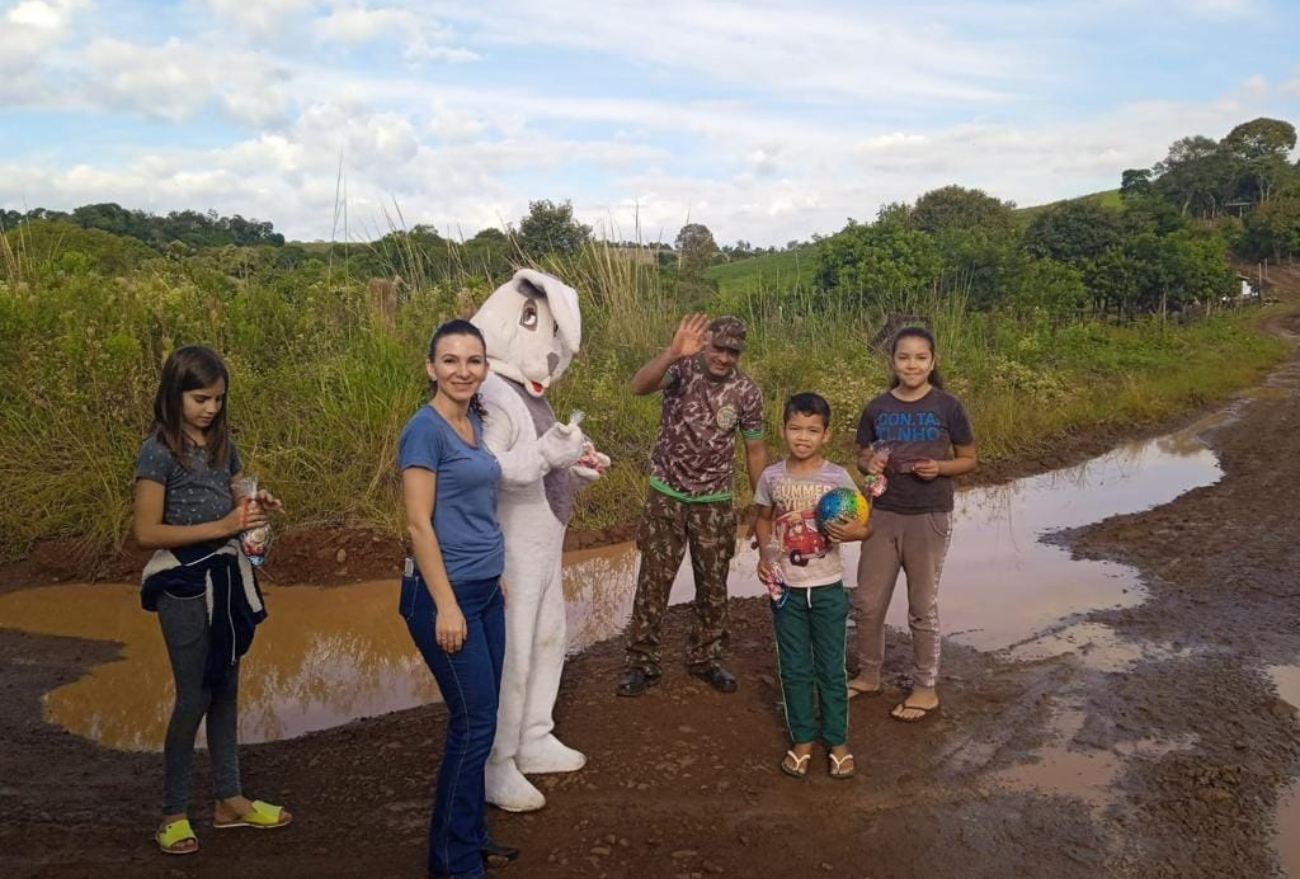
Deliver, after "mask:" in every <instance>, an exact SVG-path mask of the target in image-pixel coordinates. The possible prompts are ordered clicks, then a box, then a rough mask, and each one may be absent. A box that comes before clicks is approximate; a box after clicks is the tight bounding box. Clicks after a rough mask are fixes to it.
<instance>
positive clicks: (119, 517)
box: [0, 235, 1283, 557]
mask: <svg viewBox="0 0 1300 879" xmlns="http://www.w3.org/2000/svg"><path fill="white" fill-rule="evenodd" d="M399 246H400V244H399ZM64 256H66V254H64V255H61V254H57V253H54V254H43V253H42V254H41V255H40V256H39V257H37V255H35V254H31V253H27V252H25V251H24V244H23V241H22V240H20V239H18V238H17V237H16V236H13V235H11V236H10V237H9V238H5V237H4V236H0V261H2V264H3V265H4V267H5V275H4V279H3V280H0V496H3V497H5V498H6V499H7V500H6V503H5V504H4V505H3V506H2V507H0V533H3V535H4V543H3V545H2V546H0V556H4V557H12V556H15V555H20V554H21V553H23V552H24V551H25V550H26V549H27V547H28V546H29V545H30V544H31V542H32V541H34V540H37V539H39V538H42V537H54V536H77V537H80V538H82V539H84V540H85V541H86V544H87V546H88V547H89V548H93V549H97V550H103V549H108V548H111V547H113V546H114V545H116V544H117V543H118V542H119V541H120V539H121V538H122V536H123V535H124V533H125V532H126V529H127V526H128V523H129V516H130V505H131V493H132V479H131V473H132V469H133V464H134V459H135V455H136V452H137V450H138V448H139V443H140V441H141V438H142V437H143V436H144V434H145V432H146V431H147V429H148V427H149V413H150V407H151V402H152V396H153V393H154V389H155V387H156V382H157V376H158V372H159V369H160V367H161V364H162V361H163V360H164V358H165V357H166V355H167V353H168V352H169V351H170V350H172V349H173V348H174V347H175V346H177V345H181V344H186V343H192V342H202V343H206V344H210V345H212V346H213V347H215V348H216V349H218V350H220V351H222V352H223V353H224V355H225V356H226V359H227V361H228V364H229V366H230V369H231V374H232V382H231V388H230V394H229V405H230V415H231V422H232V425H233V426H234V428H235V437H236V441H237V442H238V444H239V446H240V449H241V451H242V453H243V457H244V459H245V461H246V462H247V466H248V469H249V470H250V471H252V472H256V473H258V474H259V475H260V476H261V477H262V479H263V481H264V482H265V483H266V484H267V485H268V486H271V487H272V488H273V489H275V490H276V491H277V492H278V493H279V494H281V495H282V496H283V497H284V498H285V500H286V504H287V506H288V509H289V511H290V513H289V516H290V520H291V523H292V524H312V523H327V522H328V523H339V524H345V525H355V526H369V527H376V528H380V529H384V530H390V531H393V530H396V529H397V528H398V527H399V525H398V519H399V496H398V487H399V483H398V477H397V472H396V467H395V453H396V441H397V436H398V433H399V432H400V430H401V427H402V425H403V424H404V423H405V422H406V420H407V419H408V418H409V416H410V414H411V413H412V412H413V411H414V410H415V409H416V408H417V407H418V406H419V405H420V403H421V402H422V400H423V399H424V392H425V378H424V371H423V360H424V356H425V351H426V346H427V343H428V337H429V333H430V331H431V329H432V328H433V327H434V326H435V325H437V324H438V323H439V322H441V321H442V320H445V319H447V318H449V317H452V316H454V315H456V314H457V313H458V312H462V311H464V310H465V309H466V308H472V307H473V305H474V304H476V303H481V301H482V299H483V298H484V297H485V296H486V294H487V292H488V290H489V286H488V283H487V282H486V281H484V280H481V279H479V278H477V277H475V276H474V275H473V274H471V272H470V271H469V269H468V268H461V269H458V270H456V271H453V272H452V273H451V274H450V275H447V276H444V277H433V276H431V275H430V274H429V273H428V272H425V271H422V270H420V263H419V259H420V257H419V254H418V253H417V252H415V251H413V250H412V251H409V252H400V251H399V252H396V253H394V254H393V255H392V260H393V264H394V272H401V273H403V276H404V277H406V278H407V280H408V282H409V283H410V289H409V291H408V293H407V296H406V299H405V301H404V303H403V306H402V308H401V310H400V311H399V313H398V315H397V318H396V321H395V323H394V325H393V326H392V327H391V328H388V327H385V326H382V325H380V324H379V323H377V322H376V321H374V320H373V318H372V316H371V314H370V313H369V309H368V305H367V302H366V299H365V290H364V284H363V283H362V281H361V279H350V278H347V277H346V276H342V275H340V273H339V272H338V271H337V270H331V269H330V267H329V266H324V265H316V266H308V267H305V268H302V269H299V270H294V271H293V272H276V271H273V270H270V269H266V268H265V267H263V268H262V269H249V268H248V267H247V266H248V259H246V258H245V257H249V255H248V254H244V255H239V254H226V256H224V257H223V256H222V255H221V254H218V255H216V256H211V255H209V256H203V255H200V256H198V257H191V258H186V259H175V258H161V257H160V258H158V259H155V260H149V261H147V262H145V263H143V264H141V265H140V266H138V267H137V268H136V269H134V270H132V271H130V272H127V273H124V274H120V275H117V276H112V277H105V276H101V275H100V274H97V273H96V272H95V271H94V269H93V267H90V266H87V265H86V261H85V260H68V259H65V258H64ZM227 257H228V258H227ZM236 257H238V258H236ZM223 259H225V262H224V263H223V262H222V260H223ZM233 265H238V266H242V267H243V268H239V269H238V270H237V271H236V270H233V269H232V268H231V266H233ZM69 267H71V270H70V269H69ZM540 267H541V268H544V269H547V270H549V271H553V272H554V273H556V274H558V275H560V276H561V277H564V278H565V279H566V280H567V281H568V282H569V283H571V284H572V285H573V286H575V287H576V288H577V289H578V290H579V293H580V295H581V296H582V297H583V307H584V336H585V338H584V345H583V350H582V352H581V353H580V354H579V356H578V357H577V358H576V359H575V361H574V363H573V365H572V366H571V367H570V370H569V373H568V374H567V375H566V376H565V377H564V378H563V380H561V381H560V382H559V383H558V384H557V385H556V387H555V388H553V389H552V391H551V392H550V399H551V402H552V405H553V406H554V408H555V409H556V411H557V413H558V414H559V415H560V417H561V418H563V417H565V416H567V414H568V412H569V411H570V410H571V409H574V408H581V409H583V410H584V411H585V412H587V413H588V418H587V421H586V422H584V428H585V429H587V430H588V432H589V433H590V434H591V435H592V436H593V438H594V439H595V440H596V442H597V444H598V445H599V446H600V447H601V448H602V449H603V450H605V451H606V452H608V453H609V454H610V455H611V457H612V458H613V459H614V462H615V463H614V466H613V468H612V470H611V472H610V473H609V474H608V475H607V476H606V478H605V479H602V480H601V481H600V482H598V483H597V484H596V485H594V486H592V487H591V488H589V489H588V490H587V491H585V492H584V493H583V495H582V496H581V499H580V502H579V508H578V513H577V517H576V519H575V523H574V524H575V525H576V526H578V527H604V526H608V525H612V524H616V523H622V522H626V521H628V520H629V518H630V517H631V516H633V515H634V514H635V511H636V510H637V508H638V505H639V499H640V496H641V492H642V491H643V489H644V478H645V472H646V470H647V467H648V459H649V455H650V451H651V448H652V445H653V441H654V436H655V431H656V427H657V424H658V417H659V400H658V398H657V397H655V396H651V397H636V396H633V395H632V394H631V393H630V391H629V390H628V379H629V378H630V376H631V375H632V373H633V372H634V371H635V369H636V368H637V367H638V366H639V365H640V364H641V363H642V362H644V361H645V359H647V358H648V357H650V356H651V355H653V354H654V353H655V351H657V350H658V349H660V348H661V347H662V346H664V345H666V344H667V343H668V342H669V340H670V339H671V337H672V333H673V330H674V328H675V327H676V325H677V322H678V320H679V319H680V317H681V315H680V309H679V307H678V305H677V303H676V301H675V299H674V291H673V290H672V289H670V288H669V287H668V286H667V285H666V284H665V283H664V282H663V280H662V276H661V275H660V273H659V271H658V270H657V268H656V267H655V266H653V265H649V264H646V263H643V262H639V261H637V260H634V259H628V258H625V257H623V256H622V255H620V254H619V253H618V252H617V251H616V250H615V248H612V247H606V246H604V245H601V244H595V245H592V246H591V247H589V248H588V249H587V251H586V252H584V253H583V254H580V255H579V256H578V257H577V258H575V259H572V260H569V261H568V262H566V263H564V264H557V263H543V264H541V266H540ZM717 305H718V308H717V309H715V310H718V311H721V310H728V311H733V312H736V313H739V314H741V316H743V317H744V318H745V319H746V320H747V321H748V322H749V325H750V328H751V329H750V335H749V350H748V351H747V352H746V354H745V355H744V359H743V361H742V366H743V368H745V369H746V370H747V371H749V372H750V373H751V374H752V375H753V376H754V377H755V378H756V379H757V381H758V382H759V385H760V386H761V387H762V388H763V390H764V393H765V397H766V401H767V414H768V417H769V424H770V425H776V424H778V423H779V413H780V405H781V403H782V401H783V400H784V399H785V397H786V396H788V395H789V394H790V393H793V392H795V391H799V390H809V389H811V390H817V391H820V392H821V393H823V394H825V395H826V396H827V398H828V399H829V400H830V402H831V404H832V407H833V409H834V412H835V426H836V428H837V430H838V433H839V435H840V438H841V443H840V444H839V445H837V446H836V447H835V448H836V451H835V456H837V457H839V458H840V459H841V460H843V459H845V457H846V455H847V443H848V441H850V440H851V436H852V432H853V427H854V422H855V420H856V417H857V413H858V412H859V411H860V409H861V407H862V406H863V404H864V403H865V402H866V400H867V399H869V398H870V397H871V396H872V395H874V394H876V393H879V392H880V391H881V390H882V389H883V388H884V387H885V385H886V383H887V371H886V366H885V363H884V360H883V358H882V357H881V356H880V355H879V354H878V353H877V352H874V351H872V350H870V349H869V347H868V345H867V342H868V340H870V339H871V337H872V336H873V335H874V334H875V332H876V330H877V329H878V328H879V326H880V325H881V323H882V321H883V319H884V316H885V313H886V312H904V313H912V314H923V315H925V316H927V317H928V319H929V320H930V322H931V324H932V326H933V328H934V330H935V333H936V336H937V337H938V339H939V345H940V350H939V356H940V362H941V364H942V366H943V368H944V370H945V372H946V373H947V374H948V376H949V380H950V387H951V388H952V389H953V390H954V391H955V392H956V393H957V394H958V395H959V396H961V397H962V398H963V399H964V400H965V401H966V403H967V404H968V407H969V409H970V411H971V414H972V418H973V420H974V423H975V429H976V435H977V437H978V441H979V445H980V448H981V453H982V454H984V455H985V456H993V457H1007V456H1014V455H1017V454H1022V453H1024V452H1026V451H1038V450H1041V448H1043V447H1045V446H1047V445H1049V444H1050V443H1052V442H1055V441H1058V440H1059V438H1060V437H1061V436H1062V435H1063V434H1064V433H1065V432H1068V431H1069V430H1072V429H1075V428H1078V427H1080V426H1085V425H1095V424H1100V423H1125V422H1133V421H1140V420H1147V419H1151V418H1156V417H1160V416H1163V415H1167V414H1169V413H1171V412H1173V411H1177V410H1178V409H1181V408H1186V407H1188V406H1193V405H1197V404H1200V403H1203V402H1205V401H1207V400H1210V399H1213V398H1216V397H1219V396H1222V395H1223V394H1225V393H1226V392H1228V391H1230V390H1232V389H1233V388H1237V387H1241V386H1243V385H1245V384H1248V383H1249V382H1250V381H1252V380H1253V379H1254V378H1255V377H1256V376H1258V375H1259V374H1260V372H1261V371H1262V370H1263V369H1265V368H1267V367H1268V366H1269V365H1270V364H1272V363H1274V362H1276V361H1277V359H1278V358H1280V357H1281V356H1282V354H1283V347H1282V344H1281V343H1280V342H1277V341H1275V340H1271V339H1265V338H1261V337H1259V336H1257V335H1255V334H1253V333H1252V332H1250V330H1249V329H1248V328H1247V322H1246V320H1245V319H1243V318H1242V317H1239V316H1235V315H1229V316H1222V317H1216V318H1214V319H1211V320H1207V321H1204V322H1202V323H1199V324H1195V325H1192V326H1188V327H1183V328H1176V329H1175V328H1165V327H1162V326H1161V325H1160V324H1159V323H1158V322H1157V321H1153V322H1150V323H1137V324H1132V325H1129V326H1124V327H1115V326H1103V325H1100V324H1093V323H1081V324H1074V325H1069V326H1065V327H1057V326H1052V325H1049V324H1047V323H1045V322H1044V323H1035V322H1017V321H1011V320H1002V319H999V318H990V317H988V316H986V315H982V314H975V313H972V312H970V311H969V309H968V308H967V307H966V302H965V297H964V296H963V294H962V291H961V290H960V289H951V290H935V291H931V292H930V293H928V294H926V295H925V296H921V297H918V298H916V299H913V300H901V301H895V302H888V303H886V304H884V305H880V306H877V307H874V308H865V307H861V306H849V305H844V304H833V303H832V304H826V303H824V302H823V301H821V300H816V299H814V298H812V296H811V295H810V294H809V293H808V292H807V291H806V290H803V289H797V290H795V291H794V292H792V293H784V294H782V293H778V292H777V291H775V290H771V289H760V290H757V291H753V292H751V293H749V294H747V295H746V296H744V297H738V298H736V299H734V300H730V301H725V302H719V303H717ZM768 436H769V441H770V442H772V443H773V445H774V447H775V446H776V445H778V436H777V433H776V431H775V430H773V429H769V434H768ZM740 483H741V487H742V499H743V497H744V480H743V479H742V480H740Z"/></svg>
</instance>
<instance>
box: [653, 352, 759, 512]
mask: <svg viewBox="0 0 1300 879" xmlns="http://www.w3.org/2000/svg"><path fill="white" fill-rule="evenodd" d="M665 377H666V378H667V384H666V386H665V387H664V391H663V410H662V413H661V415H660V417H659V438H658V439H657V440H656V441H655V450H654V457H653V458H652V459H651V461H650V485H651V487H652V488H655V489H657V490H658V491H661V492H663V493H664V494H667V495H670V496H672V497H676V498H680V499H682V500H686V501H696V502H704V501H721V500H729V499H730V498H731V491H732V479H733V477H734V475H735V469H736V467H735V464H736V431H737V430H739V431H740V434H741V436H743V437H744V438H745V439H761V438H762V437H763V394H762V392H760V391H759V389H758V385H756V384H754V380H753V379H752V378H750V377H749V376H747V375H745V374H744V373H743V372H741V371H740V370H738V369H737V370H734V371H733V372H732V374H731V376H730V377H728V378H726V379H724V380H722V381H715V380H714V379H712V378H710V377H709V376H708V374H707V373H706V372H705V369H704V363H703V361H702V360H701V358H700V357H699V356H695V357H684V358H682V359H681V360H678V361H677V362H676V363H674V364H673V365H672V366H670V367H668V372H667V374H666V376H665Z"/></svg>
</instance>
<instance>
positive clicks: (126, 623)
mask: <svg viewBox="0 0 1300 879" xmlns="http://www.w3.org/2000/svg"><path fill="white" fill-rule="evenodd" d="M1219 475H1220V470H1219V468H1218V465H1217V464H1216V462H1215V459H1214V456H1213V455H1212V454H1211V453H1210V452H1209V451H1208V449H1207V448H1206V447H1205V446H1204V444H1202V443H1200V442H1199V441H1198V440H1196V439H1195V437H1194V436H1193V434H1192V432H1191V431H1185V432H1182V433H1179V434H1174V435H1171V436H1168V437H1162V438H1160V439H1157V440H1152V441H1149V442H1142V443H1131V444H1128V445H1125V446H1122V447H1120V448H1118V449H1116V450H1115V451H1113V452H1111V453H1109V454H1106V455H1103V456H1101V457H1099V458H1096V459H1094V460H1092V461H1090V462H1088V463H1087V464H1084V465H1082V466H1080V467H1073V468H1069V469H1066V470H1059V471H1056V472H1053V473H1047V474H1043V475H1041V476H1035V477H1031V478H1028V479H1021V480H1017V481H1016V482H1013V483H1011V484H1009V485H1006V486H1001V487H997V488H981V489H972V490H969V491H963V492H960V493H959V494H958V497H957V509H956V511H955V513H954V521H955V529H956V530H955V532H954V535H953V541H952V546H951V550H950V552H949V556H948V562H947V565H946V577H945V580H944V597H943V600H942V602H941V604H942V607H943V613H944V628H945V630H946V631H948V632H953V633H955V634H954V635H953V636H952V637H953V638H954V639H956V640H958V641H961V642H963V643H966V644H969V645H971V646H974V647H977V648H979V649H997V648H1002V647H1007V646H1010V645H1013V644H1017V643H1018V642H1021V641H1024V640H1025V639H1026V638H1028V637H1030V636H1031V635H1033V634H1034V633H1035V632H1038V631H1041V630H1042V629H1044V628H1045V627H1047V626H1049V625H1050V624H1052V623H1054V622H1056V621H1058V620H1060V619H1061V618H1063V617H1067V616H1069V615H1071V614H1074V613H1079V612H1083V611H1087V610H1091V609H1093V608H1097V607H1104V606H1110V605H1117V604H1122V605H1131V604H1135V603H1137V602H1138V601H1139V600H1140V595H1139V589H1138V587H1137V581H1136V578H1135V576H1134V575H1133V573H1132V571H1131V570H1130V569H1128V568H1125V567H1122V566H1119V565H1114V564H1110V563H1105V562H1091V561H1078V562H1075V561H1071V560H1070V557H1069V554H1068V553H1067V552H1066V551H1065V550H1063V549H1061V548H1059V547H1056V546H1052V545H1048V544H1044V543H1041V542H1040V541H1039V537H1040V536H1041V535H1042V534H1043V533H1044V532H1046V531H1051V530H1055V529H1060V528H1071V527H1076V526H1080V525H1085V524H1088V523H1090V522H1095V521H1098V520H1100V519H1103V518H1105V517H1107V516H1111V515H1114V514H1117V513H1130V512H1136V511H1138V510H1143V509H1146V508H1148V507H1151V506H1154V505H1157V504H1161V503H1165V502H1167V501H1170V500H1172V499H1173V498H1175V497H1177V496H1178V495H1179V494H1182V493H1183V492H1185V491H1187V490H1189V489H1191V488H1194V487H1197V486H1201V485H1208V484H1210V483H1213V482H1214V481H1215V480H1217V479H1218V477H1219ZM844 555H845V557H846V559H845V560H846V565H847V569H848V570H849V571H850V572H852V571H854V570H856V566H857V547H856V545H855V544H854V545H850V546H848V547H846V549H845V553H844ZM755 562H756V554H755V553H754V551H752V550H750V549H748V548H747V544H746V548H745V549H743V550H742V552H740V553H739V554H738V556H737V559H736V561H735V562H734V564H733V569H732V576H731V584H730V591H731V594H732V595H736V596H756V595H761V594H764V593H765V590H764V589H763V587H762V585H761V584H760V583H759V582H758V578H757V577H756V576H755V575H754V566H755ZM636 566H637V553H636V549H635V547H634V546H633V545H632V544H621V545H618V546H613V547H606V548H603V549H598V550H584V551H579V552H574V553H570V554H569V555H568V556H566V559H565V584H564V585H565V596H566V599H567V603H568V608H567V618H568V626H569V633H568V634H569V639H570V649H571V650H573V651H578V650H582V649H585V648H587V647H589V646H591V645H592V644H594V643H596V642H598V641H601V640H603V639H606V638H610V637H612V636H615V635H617V634H618V633H619V632H621V631H622V630H623V628H624V626H625V625H626V623H627V620H628V618H629V617H630V615H631V610H632V597H633V592H634V590H635V578H636ZM850 576H852V574H850ZM396 588H397V587H396V583H395V582H377V583H364V584H358V585H355V586H343V587H337V588H333V589H315V588H310V587H289V588H276V587H273V586H272V587H269V588H268V589H267V603H268V605H269V607H270V609H271V616H270V618H269V619H268V620H267V622H266V623H265V624H264V625H263V626H262V627H261V628H260V629H259V630H258V636H257V640H256V642H255V643H254V647H253V649H252V651H251V652H250V654H249V656H248V657H247V659H246V664H245V668H244V672H243V674H242V675H241V693H240V699H241V706H242V707H241V737H242V738H243V740H244V741H249V742H256V741H267V740H273V739H281V738H289V737H292V736H296V735H301V734H302V733H304V732H307V731H309V730H315V729H323V728H326V727H330V726H335V725H338V724H340V723H344V722H346V721H348V720H350V719H353V718H356V717H362V716H367V715H374V714H381V713H385V712H388V711H395V710H399V709H402V708H407V707H410V706H413V705H418V704H421V703H424V702H428V701H431V700H433V699H435V698H436V697H437V691H436V688H435V686H434V684H433V681H432V676H431V675H429V673H428V672H427V670H426V669H425V668H424V665H423V663H422V662H421V661H420V659H419V657H418V655H417V654H416V653H415V650H414V648H413V647H412V646H411V643H410V638H409V636H408V635H407V633H406V630H405V627H404V625H403V623H402V621H401V619H400V618H399V617H398V615H397V613H396V609H395V604H396V598H395V596H396ZM899 591H900V592H901V591H902V590H899ZM693 594H694V582H693V579H692V576H691V569H690V564H689V559H687V560H686V561H684V562H683V566H682V570H681V571H680V572H679V573H678V577H677V580H676V581H675V583H674V584H673V589H672V594H671V600H672V601H673V602H674V603H677V602H683V601H688V600H690V599H691V598H692V597H693ZM69 608H76V609H77V610H76V613H75V615H74V614H70V613H68V609H69ZM905 615H906V600H905V597H904V596H902V595H896V596H895V601H894V603H893V607H892V608H891V614H890V616H889V621H890V623H891V624H892V625H895V626H900V627H901V626H905V625H906V618H905ZM0 625H3V626H7V627H13V628H21V629H26V630H28V631H33V632H39V633H44V634H56V635H72V636H77V637H83V638H95V639H99V640H115V641H120V642H122V643H123V644H125V645H126V647H125V658H124V659H123V660H122V661H120V662H114V663H108V664H107V665H103V666H99V667H97V668H95V669H94V670H92V671H91V672H90V673H89V674H87V675H86V677H84V678H83V679H82V680H80V681H77V682H76V683H74V684H70V685H68V686H65V687H61V688H60V689H58V690H55V691H53V692H52V693H50V694H49V695H48V696H47V699H46V706H47V713H48V716H49V717H50V719H51V720H53V721H54V722H55V723H58V724H60V725H62V726H65V727H67V728H68V729H70V730H72V731H74V732H76V733H78V734H79V735H83V736H86V737H88V738H91V739H94V740H96V741H100V742H103V743H104V744H107V745H110V746H113V747H119V748H130V749H155V748H158V747H159V746H160V743H161V741H162V738H163V730H164V727H165V725H166V722H167V715H168V712H169V711H170V705H171V699H172V696H171V676H170V672H169V669H168V666H167V660H166V653H165V650H164V647H163V643H162V638H161V636H160V635H159V633H158V627H157V622H156V620H155V619H154V617H153V615H152V614H147V613H145V612H143V611H141V610H140V607H139V598H138V588H137V587H135V586H126V585H120V586H115V585H98V586H62V587H45V588H42V589H38V590H31V591H28V592H18V593H13V594H10V595H6V596H0ZM1061 634H1064V633H1061ZM1083 634H1084V635H1085V636H1086V637H1089V638H1092V639H1093V641H1094V643H1096V644H1098V645H1100V647H1099V648H1098V649H1096V650H1094V651H1092V652H1093V653H1094V655H1100V654H1101V653H1104V652H1105V651H1106V650H1108V649H1111V648H1115V649H1119V647H1120V646H1121V645H1119V644H1116V643H1115V641H1114V638H1113V636H1112V637H1111V638H1110V639H1109V641H1107V640H1106V638H1105V637H1104V635H1103V633H1100V632H1089V631H1087V630H1084V631H1083ZM1058 637H1059V635H1058ZM1066 637H1068V636H1066ZM670 649H671V648H670ZM1026 649H1028V648H1026ZM1121 660H1122V657H1121ZM1117 661H1120V660H1117Z"/></svg>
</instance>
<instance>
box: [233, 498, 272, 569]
mask: <svg viewBox="0 0 1300 879" xmlns="http://www.w3.org/2000/svg"><path fill="white" fill-rule="evenodd" d="M239 494H240V502H241V503H242V504H243V505H244V515H245V517H247V515H248V508H249V506H250V505H252V504H255V503H257V477H256V476H246V477H244V478H243V479H241V480H240V481H239ZM239 548H240V549H242V550H243V551H244V555H246V556H248V561H249V563H250V564H252V565H253V566H254V567H258V566H260V565H261V564H262V563H263V562H265V561H266V553H267V552H268V551H269V550H270V549H271V526H270V525H259V526H257V527H256V528H249V529H248V530H247V531H243V532H241V533H240V535H239Z"/></svg>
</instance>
